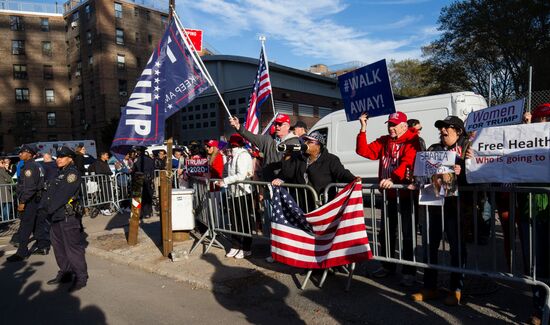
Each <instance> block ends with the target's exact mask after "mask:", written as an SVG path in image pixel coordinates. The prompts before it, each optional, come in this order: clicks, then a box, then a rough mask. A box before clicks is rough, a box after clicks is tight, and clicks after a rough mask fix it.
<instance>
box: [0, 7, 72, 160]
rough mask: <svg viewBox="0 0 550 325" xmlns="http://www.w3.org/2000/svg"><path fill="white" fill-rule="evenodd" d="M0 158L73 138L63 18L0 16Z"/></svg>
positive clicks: (21, 14)
mask: <svg viewBox="0 0 550 325" xmlns="http://www.w3.org/2000/svg"><path fill="white" fill-rule="evenodd" d="M0 33H1V34H2V35H5V36H3V39H4V41H3V42H1V43H0V57H1V58H2V60H0V76H2V77H1V78H0V80H1V87H0V90H1V91H0V93H1V96H0V122H1V124H2V128H0V152H2V151H12V150H13V148H14V147H15V146H17V145H20V144H21V143H25V142H31V141H34V140H35V139H42V140H52V139H58V138H68V139H70V138H71V135H72V130H71V114H70V107H69V91H68V80H67V73H66V65H67V64H66V60H65V21H64V19H63V16H62V15H61V14H46V13H32V12H19V11H0Z"/></svg>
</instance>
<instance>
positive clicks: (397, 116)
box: [386, 112, 407, 125]
mask: <svg viewBox="0 0 550 325" xmlns="http://www.w3.org/2000/svg"><path fill="white" fill-rule="evenodd" d="M389 122H391V123H393V124H395V125H397V124H399V123H403V122H405V123H407V115H406V114H405V113H403V112H395V113H392V114H390V115H389V116H388V120H387V121H386V123H389Z"/></svg>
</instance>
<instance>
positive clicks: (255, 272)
mask: <svg viewBox="0 0 550 325" xmlns="http://www.w3.org/2000/svg"><path fill="white" fill-rule="evenodd" d="M128 219H129V215H128V214H118V215H113V216H109V217H107V216H103V215H101V214H100V215H98V216H97V217H96V218H94V219H91V218H84V219H83V220H82V221H83V225H84V228H85V232H86V234H87V238H86V239H87V243H88V246H87V248H86V253H87V254H93V255H96V256H99V257H102V258H105V259H108V260H110V261H113V262H115V263H119V264H126V265H129V266H131V267H133V268H136V269H140V270H143V271H146V272H150V273H155V274H158V275H162V276H166V277H169V278H172V279H175V280H177V281H182V282H187V283H189V284H191V285H193V286H194V287H196V288H201V289H207V290H212V291H216V292H230V291H231V290H232V289H233V288H235V286H236V285H238V284H239V283H241V282H242V281H243V280H245V279H249V278H250V277H254V276H261V275H267V276H269V277H271V278H279V277H281V276H286V275H287V274H289V273H291V272H295V269H294V268H292V267H288V266H285V265H282V264H279V263H267V262H266V261H265V257H267V256H268V255H269V242H268V241H267V240H265V239H259V240H256V241H255V243H254V247H253V255H252V257H249V258H247V259H242V260H237V259H234V258H226V257H225V253H226V252H225V251H224V250H222V249H220V248H216V247H212V248H211V249H210V250H209V255H210V254H211V255H215V257H216V259H217V260H218V261H220V263H221V264H222V266H225V267H226V268H225V269H226V270H227V272H223V273H222V274H220V273H218V272H216V271H217V270H216V269H217V268H219V266H217V265H215V264H213V263H212V262H211V259H210V258H209V259H205V258H203V256H202V252H203V249H204V247H203V246H202V245H200V246H199V247H198V248H197V249H196V250H195V251H194V252H193V254H191V255H189V254H188V252H189V251H190V250H191V246H192V245H193V243H194V242H195V241H196V240H195V237H193V235H192V236H191V240H187V241H184V242H174V253H176V254H177V255H178V257H180V258H178V259H177V260H176V261H174V262H173V261H172V260H170V259H169V258H165V257H163V256H162V246H161V228H160V219H159V218H158V217H152V218H150V219H146V220H145V221H142V223H141V224H140V229H139V234H138V244H137V245H135V246H129V245H128V244H127V242H126V236H127V231H128ZM212 257H213V256H212ZM214 273H216V277H215V279H213V277H212V275H213V274H214Z"/></svg>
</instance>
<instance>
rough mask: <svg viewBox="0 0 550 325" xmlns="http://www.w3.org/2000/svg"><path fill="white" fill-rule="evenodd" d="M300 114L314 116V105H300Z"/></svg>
mask: <svg viewBox="0 0 550 325" xmlns="http://www.w3.org/2000/svg"><path fill="white" fill-rule="evenodd" d="M298 115H300V116H309V117H313V106H311V105H304V104H299V105H298Z"/></svg>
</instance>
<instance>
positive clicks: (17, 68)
mask: <svg viewBox="0 0 550 325" xmlns="http://www.w3.org/2000/svg"><path fill="white" fill-rule="evenodd" d="M27 78H28V75H27V65H26V64H14V65H13V79H27Z"/></svg>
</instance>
